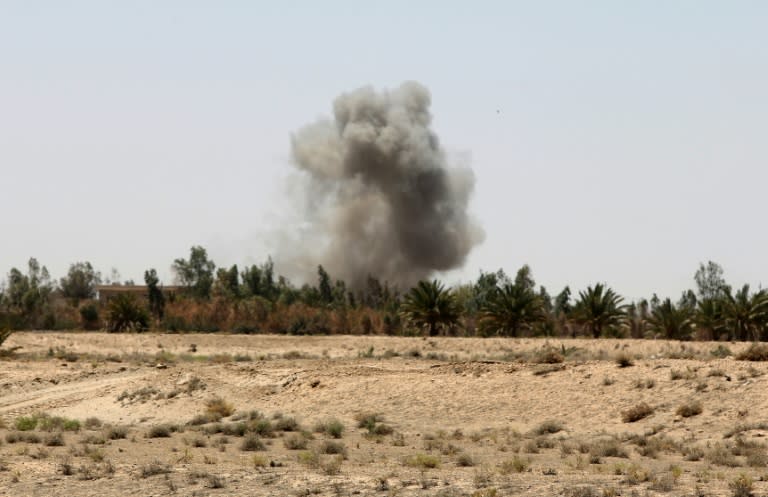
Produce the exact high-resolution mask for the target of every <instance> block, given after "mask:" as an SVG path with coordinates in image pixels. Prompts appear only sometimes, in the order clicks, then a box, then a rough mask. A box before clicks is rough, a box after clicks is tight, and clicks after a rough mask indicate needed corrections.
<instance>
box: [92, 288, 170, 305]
mask: <svg viewBox="0 0 768 497" xmlns="http://www.w3.org/2000/svg"><path fill="white" fill-rule="evenodd" d="M158 288H159V289H160V291H161V292H163V295H164V296H165V298H166V300H173V298H174V297H175V296H176V295H179V294H180V293H182V292H184V290H185V288H184V287H183V286H173V285H172V286H160V287H158ZM126 294H127V295H134V296H135V297H136V298H138V299H142V300H149V289H148V287H147V286H146V285H97V286H96V299H97V300H98V301H99V302H101V303H107V302H109V300H110V299H113V298H115V297H116V296H118V295H126Z"/></svg>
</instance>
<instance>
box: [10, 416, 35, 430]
mask: <svg viewBox="0 0 768 497" xmlns="http://www.w3.org/2000/svg"><path fill="white" fill-rule="evenodd" d="M38 421H39V419H38V417H37V416H21V417H18V418H16V421H14V423H13V425H14V427H15V428H16V429H17V430H19V431H30V430H34V429H35V428H36V427H37V422H38Z"/></svg>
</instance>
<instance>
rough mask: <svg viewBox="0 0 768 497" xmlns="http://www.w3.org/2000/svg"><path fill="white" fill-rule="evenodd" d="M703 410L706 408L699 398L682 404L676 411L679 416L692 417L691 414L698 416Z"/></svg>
mask: <svg viewBox="0 0 768 497" xmlns="http://www.w3.org/2000/svg"><path fill="white" fill-rule="evenodd" d="M703 410H704V408H703V407H702V405H701V402H699V401H698V400H693V401H690V402H686V403H685V404H681V405H680V406H679V407H678V408H677V410H676V411H675V412H676V413H677V415H678V416H682V417H684V418H690V417H691V416H697V415H699V414H701V413H702V411H703Z"/></svg>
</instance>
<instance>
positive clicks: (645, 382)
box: [633, 378, 656, 390]
mask: <svg viewBox="0 0 768 497" xmlns="http://www.w3.org/2000/svg"><path fill="white" fill-rule="evenodd" d="M633 385H634V387H635V388H637V389H639V390H642V389H644V388H647V389H650V388H653V387H655V386H656V380H654V379H653V378H645V379H642V378H638V379H636V380H635V381H634V383H633Z"/></svg>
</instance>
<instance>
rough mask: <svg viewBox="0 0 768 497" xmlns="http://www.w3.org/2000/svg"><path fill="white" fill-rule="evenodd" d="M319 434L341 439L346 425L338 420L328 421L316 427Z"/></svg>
mask: <svg viewBox="0 0 768 497" xmlns="http://www.w3.org/2000/svg"><path fill="white" fill-rule="evenodd" d="M315 431H316V432H317V433H325V434H326V435H328V436H329V437H333V438H341V437H342V434H343V433H344V424H343V423H342V422H341V421H339V420H338V419H327V420H325V421H322V422H320V423H318V424H317V425H315Z"/></svg>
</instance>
